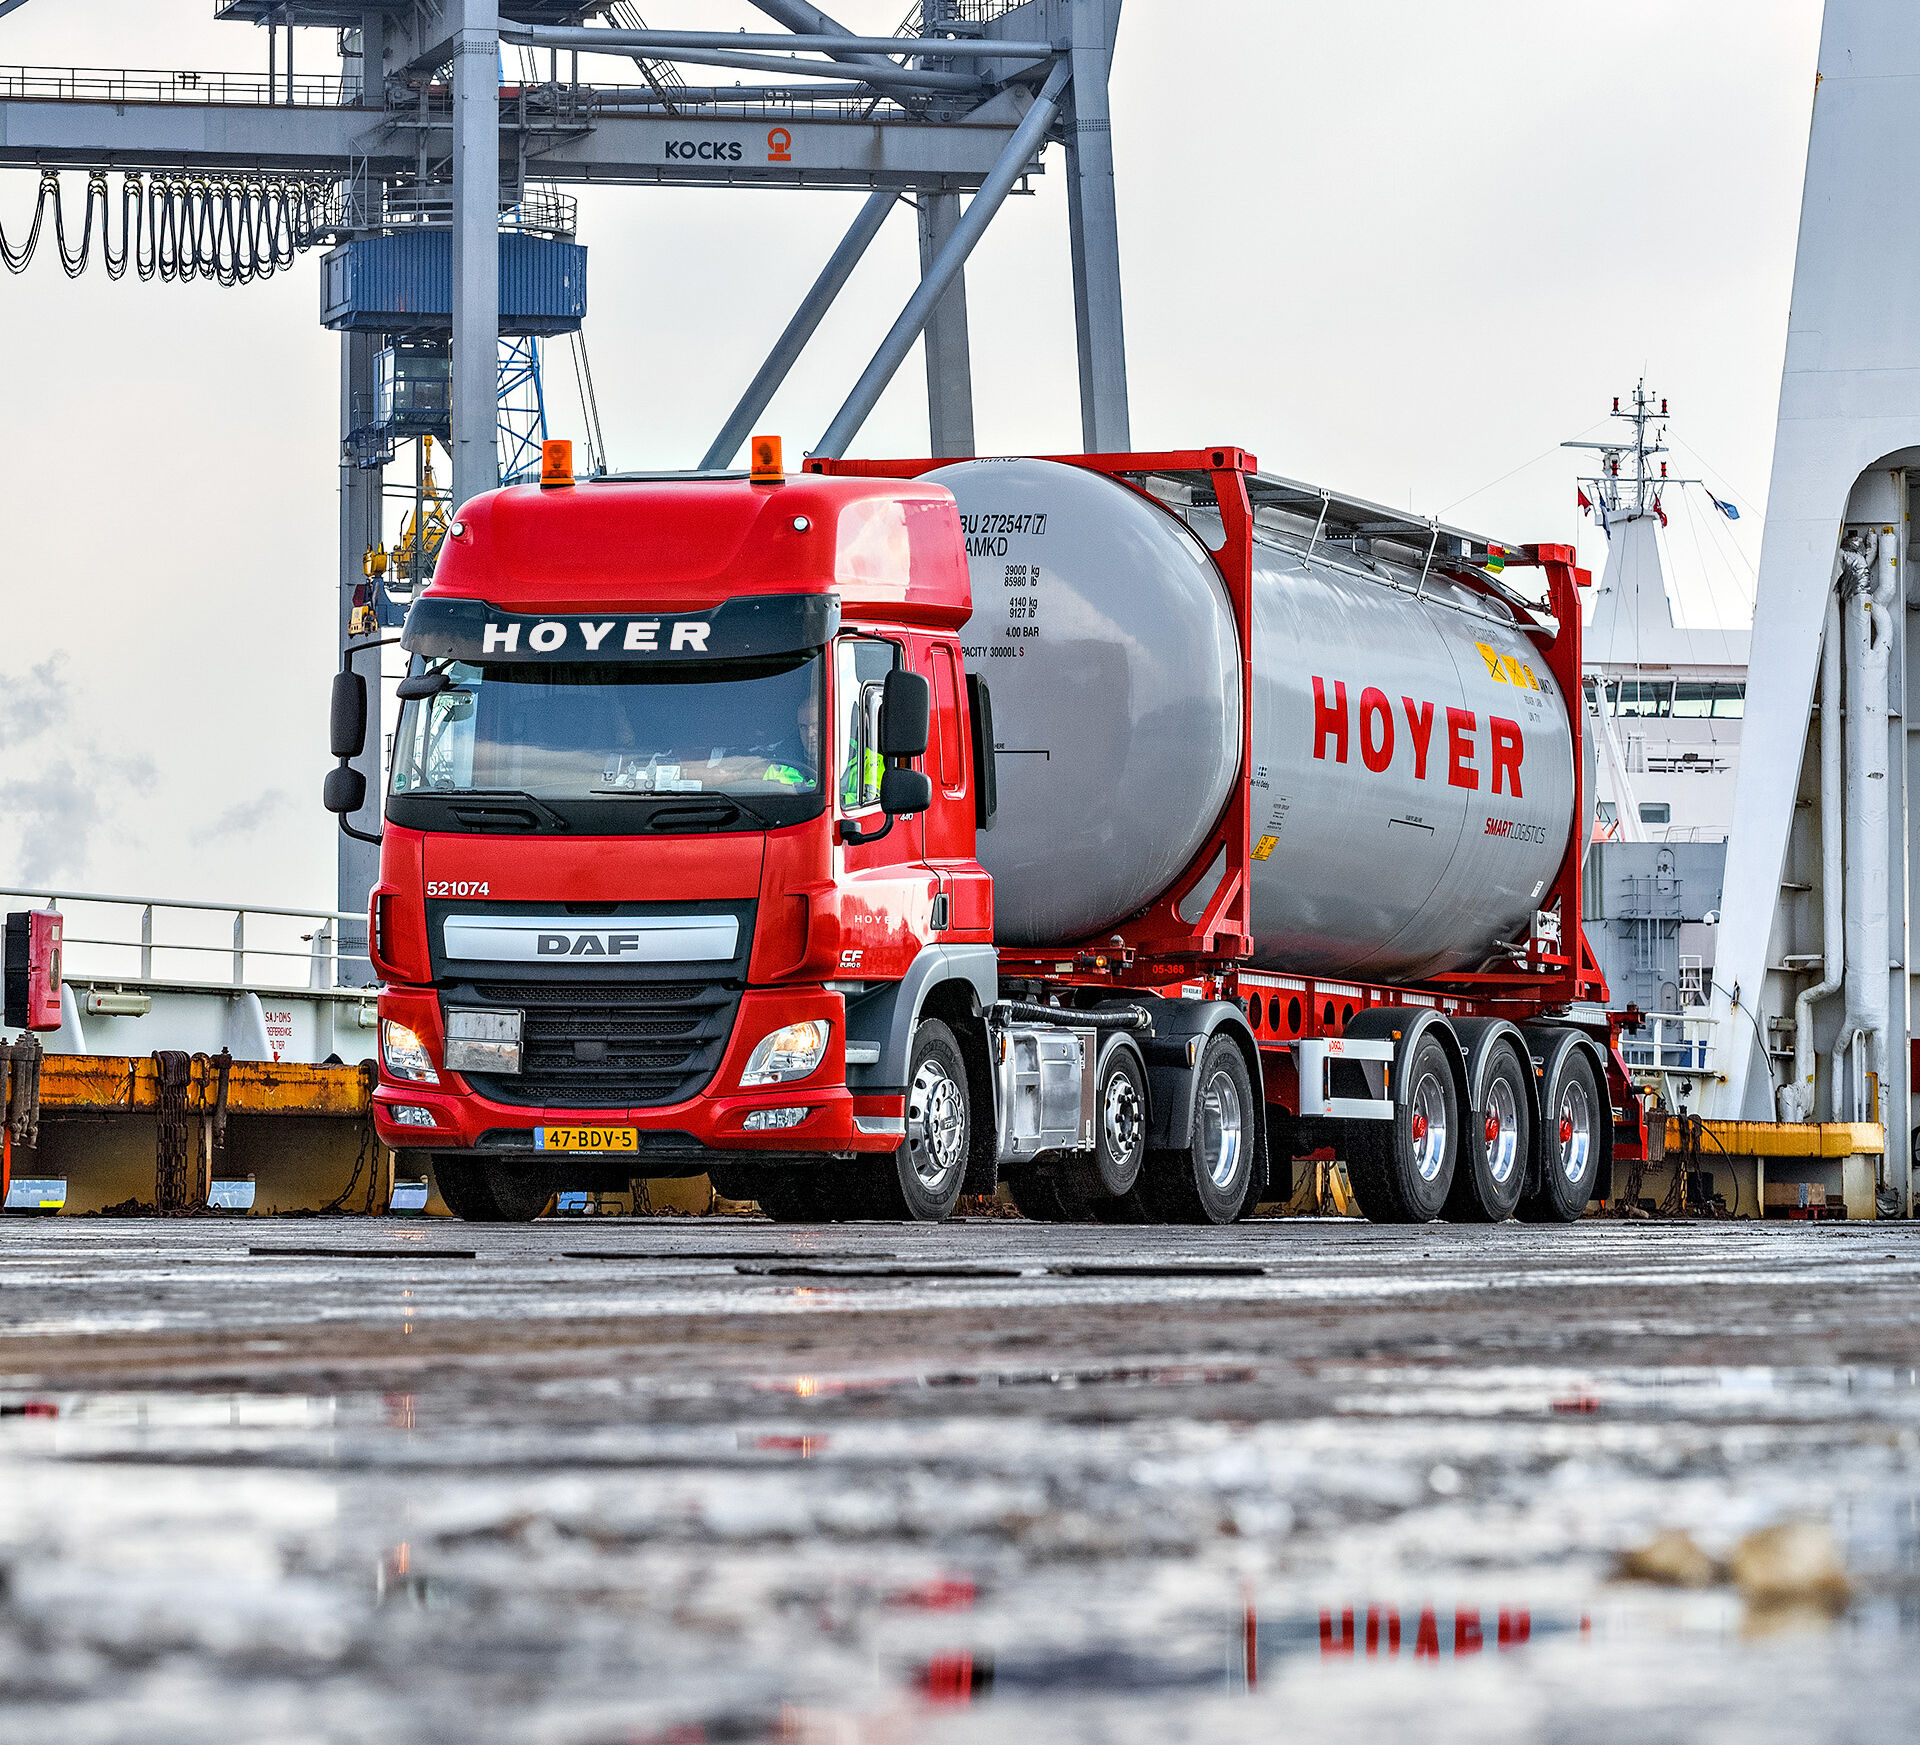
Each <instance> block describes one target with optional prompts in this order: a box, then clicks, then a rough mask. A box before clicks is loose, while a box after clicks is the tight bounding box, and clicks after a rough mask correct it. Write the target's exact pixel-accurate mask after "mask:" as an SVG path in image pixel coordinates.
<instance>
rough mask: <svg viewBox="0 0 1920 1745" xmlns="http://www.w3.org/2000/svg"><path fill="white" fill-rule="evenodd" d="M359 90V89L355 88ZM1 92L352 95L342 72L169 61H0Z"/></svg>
mask: <svg viewBox="0 0 1920 1745" xmlns="http://www.w3.org/2000/svg"><path fill="white" fill-rule="evenodd" d="M356 94H357V93H356ZM0 97H46V98H52V99H54V100H56V101H58V102H62V103H257V104H259V105H260V106H261V107H262V108H266V107H268V106H272V105H278V106H281V107H288V106H291V107H295V108H336V109H337V108H339V107H340V106H341V105H342V104H345V103H348V102H350V101H352V98H351V97H350V96H349V87H348V85H347V82H346V81H345V80H344V79H343V78H341V76H340V75H339V74H338V73H301V74H299V75H298V76H297V77H295V78H293V79H288V78H285V77H284V76H283V77H281V78H278V79H275V80H273V81H271V82H269V81H268V80H266V79H263V78H260V77H258V76H257V75H255V74H252V73H224V72H198V71H192V70H188V69H184V68H171V69H170V68H166V67H37V66H0Z"/></svg>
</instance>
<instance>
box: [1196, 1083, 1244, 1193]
mask: <svg viewBox="0 0 1920 1745" xmlns="http://www.w3.org/2000/svg"><path fill="white" fill-rule="evenodd" d="M1243 1126H1244V1123H1243V1122H1242V1119H1241V1114H1240V1089H1239V1087H1238V1086H1237V1085H1236V1084H1235V1083H1234V1082H1233V1078H1232V1075H1231V1074H1229V1073H1224V1072H1217V1073H1215V1074H1214V1075H1213V1077H1212V1078H1211V1079H1209V1080H1208V1081H1207V1088H1206V1090H1205V1092H1204V1093H1203V1094H1202V1096H1201V1098H1200V1139H1201V1146H1202V1156H1203V1160H1204V1162H1205V1165H1206V1171H1207V1179H1208V1180H1209V1181H1211V1182H1212V1183H1213V1185H1214V1186H1215V1187H1216V1188H1226V1187H1231V1186H1232V1185H1233V1179H1234V1177H1235V1176H1236V1175H1238V1174H1239V1171H1240V1150H1241V1146H1242V1144H1243V1142H1244V1137H1245V1136H1244V1132H1243Z"/></svg>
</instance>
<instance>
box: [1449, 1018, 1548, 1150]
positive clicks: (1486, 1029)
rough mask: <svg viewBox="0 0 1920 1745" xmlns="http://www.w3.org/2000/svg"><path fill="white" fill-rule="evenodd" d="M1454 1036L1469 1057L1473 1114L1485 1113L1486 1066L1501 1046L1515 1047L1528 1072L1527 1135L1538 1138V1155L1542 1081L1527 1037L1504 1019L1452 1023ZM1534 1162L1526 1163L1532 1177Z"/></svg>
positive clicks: (1469, 1019) (1479, 1019)
mask: <svg viewBox="0 0 1920 1745" xmlns="http://www.w3.org/2000/svg"><path fill="white" fill-rule="evenodd" d="M1453 1029H1454V1034H1455V1035H1457V1036H1458V1037H1459V1038H1460V1046H1461V1049H1462V1050H1463V1051H1464V1053H1465V1056H1466V1072H1467V1107H1468V1108H1469V1109H1471V1110H1472V1111H1473V1112H1474V1114H1476V1115H1479V1114H1482V1113H1484V1111H1485V1107H1486V1103H1485V1095H1484V1093H1485V1090H1486V1076H1487V1062H1488V1061H1489V1060H1490V1059H1491V1058H1492V1056H1493V1051H1494V1049H1495V1047H1496V1046H1498V1045H1499V1044H1500V1043H1501V1042H1503V1041H1505V1042H1509V1043H1511V1044H1512V1045H1513V1052H1514V1054H1515V1055H1516V1056H1517V1057H1518V1059H1519V1061H1520V1064H1521V1066H1522V1067H1524V1068H1525V1069H1526V1071H1525V1073H1524V1075H1523V1076H1524V1077H1525V1079H1526V1085H1527V1115H1528V1125H1527V1131H1528V1132H1530V1133H1531V1134H1533V1135H1534V1136H1535V1138H1534V1143H1535V1152H1536V1155H1537V1153H1538V1148H1539V1133H1540V1080H1539V1078H1538V1076H1537V1075H1536V1072H1535V1069H1534V1064H1533V1049H1532V1048H1531V1047H1530V1046H1529V1045H1528V1042H1527V1039H1526V1036H1525V1035H1524V1034H1523V1033H1522V1032H1521V1029H1520V1027H1519V1025H1517V1024H1514V1023H1510V1022H1509V1021H1508V1020H1507V1019H1505V1018H1456V1019H1454V1021H1453ZM1533 1167H1534V1158H1531V1157H1530V1158H1529V1159H1528V1160H1527V1168H1528V1171H1529V1172H1530V1173H1531V1171H1532V1169H1533Z"/></svg>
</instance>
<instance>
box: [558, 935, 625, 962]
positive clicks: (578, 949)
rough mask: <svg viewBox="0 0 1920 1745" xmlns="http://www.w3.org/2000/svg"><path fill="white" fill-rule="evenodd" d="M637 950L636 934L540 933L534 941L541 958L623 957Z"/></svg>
mask: <svg viewBox="0 0 1920 1745" xmlns="http://www.w3.org/2000/svg"><path fill="white" fill-rule="evenodd" d="M639 949H640V935H639V934H637V933H542V934H539V935H537V936H536V938H535V941H534V951H535V952H536V953H537V955H539V956H541V957H624V956H630V955H632V954H634V953H637V952H638V951H639Z"/></svg>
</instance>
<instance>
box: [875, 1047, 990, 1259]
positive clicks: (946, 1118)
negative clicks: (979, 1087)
mask: <svg viewBox="0 0 1920 1745" xmlns="http://www.w3.org/2000/svg"><path fill="white" fill-rule="evenodd" d="M906 1102H907V1122H906V1126H907V1137H906V1143H905V1144H903V1145H902V1146H901V1147H900V1149H899V1150H898V1151H896V1152H894V1154H893V1155H892V1156H891V1157H884V1158H871V1159H864V1160H862V1161H861V1162H859V1163H856V1164H852V1165H850V1166H849V1174H850V1176H851V1180H850V1182H849V1187H850V1188H851V1190H852V1194H853V1197H854V1198H855V1199H856V1201H857V1204H858V1207H859V1209H858V1211H855V1212H852V1213H851V1214H850V1215H852V1216H855V1217H867V1218H889V1219H896V1220H898V1219H905V1220H908V1221H910V1222H912V1223H916V1224H938V1223H941V1222H943V1221H944V1220H945V1219H947V1218H949V1217H951V1216H952V1215H953V1208H954V1207H955V1206H956V1205H957V1204H958V1203H959V1200H960V1190H961V1188H962V1187H964V1186H965V1185H966V1179H967V1155H968V1149H969V1146H970V1143H971V1134H972V1128H973V1123H972V1111H971V1110H970V1109H969V1107H968V1105H967V1063H966V1061H965V1059H964V1057H963V1056H962V1055H961V1053H960V1044H959V1043H958V1042H956V1041H955V1040H954V1036H953V1032H952V1031H951V1030H949V1029H948V1028H947V1027H946V1025H944V1024H943V1023H941V1022H940V1020H939V1019H938V1018H923V1019H921V1020H920V1023H919V1025H918V1026H917V1027H916V1028H915V1030H914V1033H913V1055H912V1058H911V1059H910V1060H909V1061H908V1063H907V1099H906Z"/></svg>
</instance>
